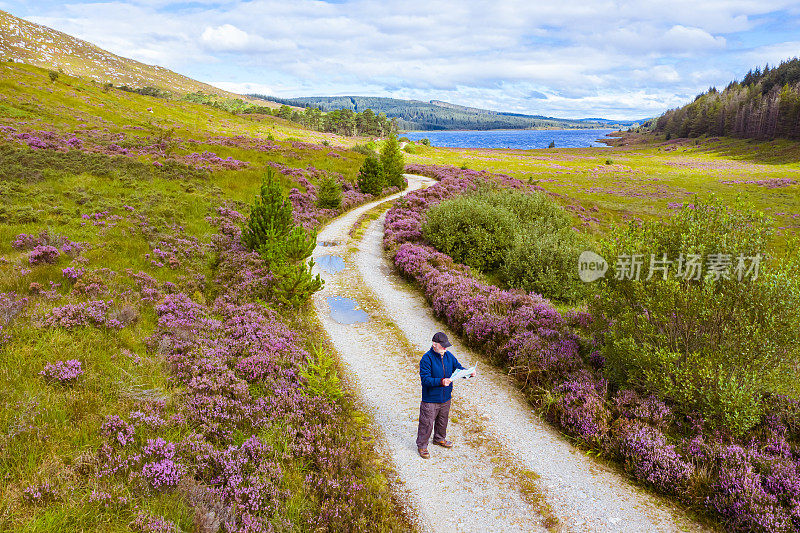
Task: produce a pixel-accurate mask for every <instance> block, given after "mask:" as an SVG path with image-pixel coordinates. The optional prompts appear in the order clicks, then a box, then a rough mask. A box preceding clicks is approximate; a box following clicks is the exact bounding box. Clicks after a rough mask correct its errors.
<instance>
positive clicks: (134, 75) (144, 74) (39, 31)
mask: <svg viewBox="0 0 800 533" xmlns="http://www.w3.org/2000/svg"><path fill="white" fill-rule="evenodd" d="M0 59H2V60H4V61H14V62H20V63H27V64H29V65H35V66H37V67H42V68H46V69H51V70H55V71H59V72H63V73H65V74H70V75H73V76H81V77H84V78H88V79H93V80H95V81H97V82H100V83H113V84H114V85H127V86H129V87H134V88H139V87H147V86H150V87H158V88H161V89H165V90H167V91H170V92H173V93H178V94H180V95H182V94H184V93H193V92H203V93H205V94H216V95H219V96H220V97H223V98H244V97H242V96H241V95H238V94H235V93H231V92H228V91H223V90H222V89H219V88H217V87H214V86H212V85H209V84H207V83H203V82H200V81H197V80H193V79H191V78H188V77H186V76H183V75H181V74H178V73H176V72H173V71H171V70H169V69H166V68H164V67H160V66H158V65H147V64H145V63H140V62H139V61H134V60H133V59H128V58H125V57H120V56H118V55H115V54H112V53H111V52H108V51H106V50H103V49H102V48H99V47H97V46H95V45H93V44H91V43H88V42H86V41H83V40H81V39H78V38H76V37H72V36H71V35H67V34H65V33H62V32H60V31H56V30H54V29H51V28H48V27H47V26H42V25H40V24H34V23H32V22H28V21H27V20H23V19H21V18H18V17H15V16H13V15H11V14H9V13H7V12H5V11H0ZM262 105H263V104H262ZM275 107H277V106H275Z"/></svg>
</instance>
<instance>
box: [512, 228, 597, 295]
mask: <svg viewBox="0 0 800 533" xmlns="http://www.w3.org/2000/svg"><path fill="white" fill-rule="evenodd" d="M585 249H586V246H585V245H583V244H582V239H581V238H580V237H579V235H578V234H577V233H576V232H575V230H573V229H572V228H571V227H570V226H566V227H561V228H558V229H555V228H548V229H544V228H542V231H537V232H534V231H521V232H518V233H517V235H516V236H515V239H514V243H513V244H512V246H511V247H510V248H509V249H508V251H507V252H506V255H505V256H504V258H503V264H502V266H501V268H500V269H499V273H500V279H501V280H502V281H503V282H504V283H505V284H506V285H508V286H509V287H514V288H517V289H522V290H525V291H533V292H535V293H538V294H541V295H543V296H546V297H547V298H552V299H556V300H562V301H568V302H574V301H577V300H580V299H582V298H583V297H584V296H585V295H586V288H587V286H586V284H585V283H584V282H583V281H581V280H580V278H578V276H577V264H578V257H579V256H580V254H581V252H582V251H583V250H585Z"/></svg>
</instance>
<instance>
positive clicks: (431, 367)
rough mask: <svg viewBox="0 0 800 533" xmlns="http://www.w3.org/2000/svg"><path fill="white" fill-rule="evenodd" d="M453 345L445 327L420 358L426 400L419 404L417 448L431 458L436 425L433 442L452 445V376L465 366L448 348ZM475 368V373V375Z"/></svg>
mask: <svg viewBox="0 0 800 533" xmlns="http://www.w3.org/2000/svg"><path fill="white" fill-rule="evenodd" d="M450 346H452V344H450V341H449V340H448V339H447V335H445V334H444V333H442V332H441V331H439V332H437V333H436V334H435V335H434V336H433V344H432V345H431V349H430V350H428V351H427V352H425V355H423V356H422V359H421V360H420V362H419V377H420V381H421V382H422V402H420V404H419V428H418V429H417V451H418V452H419V455H420V457H422V458H423V459H428V458H429V457H430V454H429V453H428V439H429V438H430V436H431V429H433V443H434V444H438V445H439V446H443V447H445V448H450V447H452V446H453V443H452V442H450V441H449V440H447V438H446V434H447V420H448V417H449V416H450V395H451V394H452V392H453V382H452V381H450V379H449V378H450V376H452V375H453V372H454V371H455V370H456V369H458V368H464V367H463V366H461V363H459V362H458V359H456V357H455V356H454V355H453V354H452V353H450V352H449V351H448V350H447V348H449V347H450ZM474 375H475V372H473V373H472V376H474Z"/></svg>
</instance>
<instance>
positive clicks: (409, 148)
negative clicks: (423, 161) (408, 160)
mask: <svg viewBox="0 0 800 533" xmlns="http://www.w3.org/2000/svg"><path fill="white" fill-rule="evenodd" d="M403 151H404V152H406V153H408V154H416V153H417V149H416V147H415V146H414V145H413V144H411V143H409V144H407V145H405V146H403Z"/></svg>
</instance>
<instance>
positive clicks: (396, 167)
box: [381, 133, 405, 188]
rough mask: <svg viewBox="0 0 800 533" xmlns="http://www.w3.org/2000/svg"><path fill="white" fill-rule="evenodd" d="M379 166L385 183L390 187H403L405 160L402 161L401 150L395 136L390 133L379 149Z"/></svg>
mask: <svg viewBox="0 0 800 533" xmlns="http://www.w3.org/2000/svg"><path fill="white" fill-rule="evenodd" d="M381 166H382V167H383V176H384V179H385V180H386V183H387V184H388V185H389V186H390V187H401V188H402V187H403V185H404V183H403V169H404V168H405V162H404V161H403V152H401V151H400V145H399V144H398V142H397V136H396V135H395V134H394V133H392V134H391V135H389V138H388V139H386V142H385V143H383V148H382V149H381Z"/></svg>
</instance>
